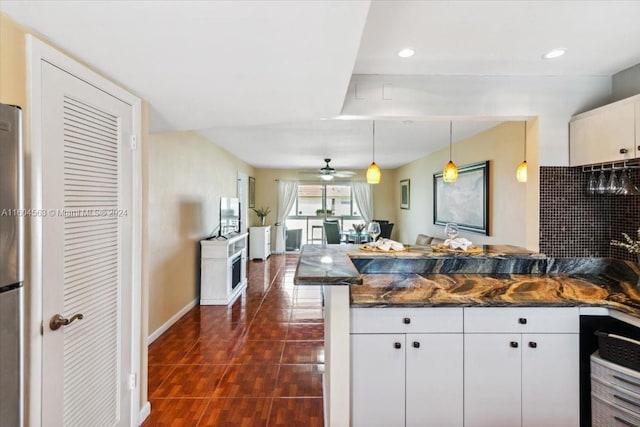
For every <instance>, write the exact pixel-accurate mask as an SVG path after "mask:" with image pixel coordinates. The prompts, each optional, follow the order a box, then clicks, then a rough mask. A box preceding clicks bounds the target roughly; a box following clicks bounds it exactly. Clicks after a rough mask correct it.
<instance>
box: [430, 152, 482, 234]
mask: <svg viewBox="0 0 640 427" xmlns="http://www.w3.org/2000/svg"><path fill="white" fill-rule="evenodd" d="M448 222H454V223H456V224H458V227H459V228H460V229H462V230H468V231H473V232H475V233H481V234H485V235H487V236H488V235H489V161H485V162H480V163H474V164H472V165H467V166H463V167H461V168H458V180H457V181H456V182H444V180H443V179H442V173H436V174H434V175H433V223H434V224H437V225H445V224H447V223H448Z"/></svg>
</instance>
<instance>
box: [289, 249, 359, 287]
mask: <svg viewBox="0 0 640 427" xmlns="http://www.w3.org/2000/svg"><path fill="white" fill-rule="evenodd" d="M357 248H358V246H357V245H304V246H303V247H302V250H301V251H300V259H299V260H298V266H297V267H296V273H295V275H294V278H293V281H294V283H295V284H296V285H360V284H362V278H361V277H360V272H358V270H357V269H356V267H355V266H354V265H353V263H352V262H351V260H350V259H349V257H348V256H347V254H348V253H349V252H350V251H353V250H355V249H357Z"/></svg>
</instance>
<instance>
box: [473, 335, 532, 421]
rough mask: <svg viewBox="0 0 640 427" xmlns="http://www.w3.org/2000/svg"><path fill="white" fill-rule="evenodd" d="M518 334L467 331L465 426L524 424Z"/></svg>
mask: <svg viewBox="0 0 640 427" xmlns="http://www.w3.org/2000/svg"><path fill="white" fill-rule="evenodd" d="M521 365H522V362H521V355H520V335H519V334H465V336H464V416H465V424H464V425H465V427H480V426H486V427H493V426H509V427H515V426H519V425H520V423H521V411H520V390H521V388H522V378H521V376H520V367H521Z"/></svg>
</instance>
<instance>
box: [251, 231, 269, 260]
mask: <svg viewBox="0 0 640 427" xmlns="http://www.w3.org/2000/svg"><path fill="white" fill-rule="evenodd" d="M269 255H271V226H270V225H267V226H264V227H249V259H256V258H260V259H262V260H266V259H267V258H268V257H269Z"/></svg>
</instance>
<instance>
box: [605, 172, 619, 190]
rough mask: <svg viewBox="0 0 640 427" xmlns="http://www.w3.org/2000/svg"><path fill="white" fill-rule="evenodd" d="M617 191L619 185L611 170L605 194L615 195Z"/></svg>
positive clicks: (614, 173)
mask: <svg viewBox="0 0 640 427" xmlns="http://www.w3.org/2000/svg"><path fill="white" fill-rule="evenodd" d="M619 190H620V184H619V182H618V177H617V176H616V171H615V170H612V171H611V176H610V177H609V182H608V183H607V193H609V194H616V193H617V192H618V191H619Z"/></svg>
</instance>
